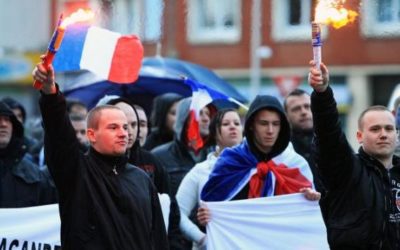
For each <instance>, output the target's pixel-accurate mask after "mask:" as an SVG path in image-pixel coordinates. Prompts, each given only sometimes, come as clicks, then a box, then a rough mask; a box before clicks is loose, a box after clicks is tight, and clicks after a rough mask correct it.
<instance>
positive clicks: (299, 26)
mask: <svg viewBox="0 0 400 250" xmlns="http://www.w3.org/2000/svg"><path fill="white" fill-rule="evenodd" d="M271 12H272V14H271V18H272V20H271V23H272V38H273V39H274V40H275V41H306V40H310V39H311V0H272V10H271ZM326 32H327V29H326V28H324V27H323V31H322V35H323V37H325V36H326Z"/></svg>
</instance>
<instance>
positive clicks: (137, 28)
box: [111, 0, 164, 41]
mask: <svg viewBox="0 0 400 250" xmlns="http://www.w3.org/2000/svg"><path fill="white" fill-rule="evenodd" d="M163 9H164V2H163V0H120V1H114V4H113V9H112V20H111V29H112V30H113V31H116V32H120V33H122V34H136V35H138V36H139V37H140V38H141V39H142V40H144V41H158V40H160V38H161V27H162V15H163Z"/></svg>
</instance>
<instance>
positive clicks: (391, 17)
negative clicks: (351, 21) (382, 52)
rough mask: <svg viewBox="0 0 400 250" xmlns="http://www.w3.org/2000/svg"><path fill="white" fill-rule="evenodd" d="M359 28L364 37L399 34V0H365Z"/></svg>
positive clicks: (397, 35)
mask: <svg viewBox="0 0 400 250" xmlns="http://www.w3.org/2000/svg"><path fill="white" fill-rule="evenodd" d="M362 7H363V9H362V11H363V13H362V15H363V18H362V19H361V30H362V33H363V35H364V36H366V37H380V38H384V37H387V38H390V37H399V36H400V29H399V25H400V0H365V1H364V4H363V5H362Z"/></svg>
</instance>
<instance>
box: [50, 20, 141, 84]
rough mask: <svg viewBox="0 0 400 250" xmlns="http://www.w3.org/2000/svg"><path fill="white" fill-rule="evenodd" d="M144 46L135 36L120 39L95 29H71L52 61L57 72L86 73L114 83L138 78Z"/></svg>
mask: <svg viewBox="0 0 400 250" xmlns="http://www.w3.org/2000/svg"><path fill="white" fill-rule="evenodd" d="M142 59H143V46H142V44H141V42H140V40H139V38H138V37H137V36H134V35H127V36H123V35H121V34H119V33H116V32H112V31H109V30H106V29H102V28H99V27H95V26H87V25H79V24H76V25H71V26H68V28H67V29H66V31H65V35H64V39H63V42H62V43H61V46H60V49H59V50H58V52H57V56H56V57H55V59H54V62H53V66H54V69H55V70H56V72H61V71H76V70H81V69H86V70H89V71H91V72H92V73H94V74H95V75H96V76H98V77H100V78H102V79H104V80H109V81H111V82H115V83H132V82H134V81H136V80H137V78H138V77H139V70H140V67H141V65H142Z"/></svg>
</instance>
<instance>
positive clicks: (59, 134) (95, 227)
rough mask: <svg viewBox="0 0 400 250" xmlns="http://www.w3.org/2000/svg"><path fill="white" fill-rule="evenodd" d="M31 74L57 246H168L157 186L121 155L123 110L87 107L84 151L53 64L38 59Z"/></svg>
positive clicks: (114, 249)
mask: <svg viewBox="0 0 400 250" xmlns="http://www.w3.org/2000/svg"><path fill="white" fill-rule="evenodd" d="M32 74H33V77H34V79H35V80H37V81H40V82H42V83H43V88H42V89H41V97H40V102H39V104H40V109H41V113H42V117H43V125H44V131H45V141H44V147H45V157H46V161H47V164H48V167H49V170H50V173H51V175H52V176H53V179H54V182H55V184H56V187H57V189H58V193H59V197H60V199H59V206H60V217H61V245H62V249H64V250H65V249H72V250H75V249H93V250H95V249H96V250H101V249H104V250H124V249H126V250H128V249H138V250H140V249H168V241H167V237H166V230H165V226H164V222H163V217H162V212H161V207H160V202H159V200H158V195H157V191H156V188H155V187H154V185H153V183H152V181H151V179H150V178H149V177H148V176H147V174H146V173H145V172H144V171H143V170H141V169H139V168H137V167H135V166H133V165H131V164H129V163H128V158H127V157H126V150H127V147H128V144H129V143H130V142H129V134H128V120H127V117H126V116H125V113H124V112H123V111H122V110H121V109H120V108H118V107H116V106H111V105H103V106H99V107H96V108H94V109H93V110H91V111H90V112H89V114H88V117H87V132H86V136H87V138H88V140H89V143H90V148H89V151H88V152H87V153H83V152H82V151H81V150H80V149H79V141H78V139H77V137H76V135H75V131H74V129H73V127H72V125H71V121H70V119H69V117H68V114H67V109H66V101H65V98H64V96H63V95H62V93H61V92H60V91H59V89H58V86H57V85H56V84H55V82H54V71H53V68H52V67H51V66H50V68H49V70H46V69H45V68H44V67H43V65H42V64H38V65H37V67H36V68H35V69H34V71H33V73H32Z"/></svg>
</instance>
